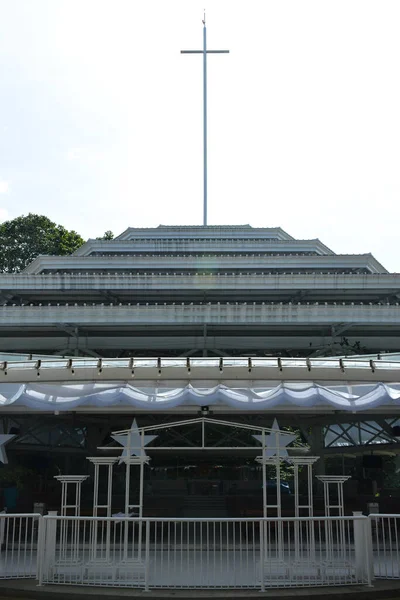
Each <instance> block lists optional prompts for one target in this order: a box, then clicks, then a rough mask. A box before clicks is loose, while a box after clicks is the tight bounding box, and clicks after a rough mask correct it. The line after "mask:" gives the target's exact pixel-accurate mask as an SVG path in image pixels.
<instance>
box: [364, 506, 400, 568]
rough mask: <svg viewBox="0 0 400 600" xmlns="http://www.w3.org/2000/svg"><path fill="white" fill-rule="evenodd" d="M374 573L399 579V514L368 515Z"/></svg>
mask: <svg viewBox="0 0 400 600" xmlns="http://www.w3.org/2000/svg"><path fill="white" fill-rule="evenodd" d="M369 519H370V526H371V540H372V555H373V565H374V575H375V577H377V578H383V579H400V515H379V514H377V515H369Z"/></svg>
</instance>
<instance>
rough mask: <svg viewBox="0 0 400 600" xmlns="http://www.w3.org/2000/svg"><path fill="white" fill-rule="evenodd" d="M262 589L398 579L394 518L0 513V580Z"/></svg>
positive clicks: (399, 549) (398, 524) (398, 535)
mask: <svg viewBox="0 0 400 600" xmlns="http://www.w3.org/2000/svg"><path fill="white" fill-rule="evenodd" d="M35 577H37V578H38V579H39V583H42V584H47V583H57V584H75V585H92V586H113V587H136V588H144V589H153V588H169V589H179V588H195V589H228V588H248V589H261V590H263V589H268V588H273V587H274V588H278V587H279V588H286V587H308V586H323V585H350V584H369V583H370V582H371V579H373V578H374V577H377V578H385V579H400V515H379V514H377V515H370V516H369V517H363V516H361V515H357V516H353V517H341V518H338V517H331V518H326V517H323V518H300V519H296V518H291V519H272V518H271V519H146V518H145V519H118V518H94V517H88V518H86V517H78V518H77V517H59V516H55V515H49V516H46V517H41V516H40V515H36V514H19V515H12V514H4V513H0V579H12V578H35Z"/></svg>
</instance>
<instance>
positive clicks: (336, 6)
mask: <svg viewBox="0 0 400 600" xmlns="http://www.w3.org/2000/svg"><path fill="white" fill-rule="evenodd" d="M204 8H205V9H206V15H207V39H208V47H209V49H229V50H230V53H229V54H220V55H209V57H208V140H209V147H208V155H209V158H208V175H209V185H208V197H209V204H208V213H209V224H211V225H218V224H228V225H229V224H245V223H249V224H250V225H252V226H254V227H277V226H279V227H282V228H283V229H284V230H286V231H287V232H288V233H290V234H291V235H292V236H294V237H296V238H300V239H310V238H319V239H321V240H322V241H323V242H324V243H325V244H326V245H327V246H329V247H330V248H332V250H334V251H335V252H338V253H350V254H353V253H355V254H358V253H365V252H372V253H373V254H374V255H375V257H376V258H377V259H378V260H379V261H380V262H382V263H383V264H384V266H385V267H386V268H388V269H389V270H391V271H396V272H400V244H399V233H398V231H399V223H400V77H399V67H400V64H399V63H400V36H399V35H398V31H399V28H400V2H398V0H384V1H382V0H373V1H371V0H361V1H359V0H334V1H331V0H294V1H292V0H247V1H246V2H243V1H242V2H238V1H236V0H202V1H201V2H199V1H198V0H190V1H189V0H168V2H166V1H165V0H0V15H1V17H0V221H4V220H6V219H12V218H14V217H17V216H19V215H22V214H27V213H29V212H34V213H38V214H44V215H47V216H48V217H50V218H51V219H52V220H54V221H55V222H57V223H59V224H62V225H64V226H65V227H67V228H68V229H75V230H76V231H78V232H79V233H80V234H81V235H82V236H83V237H84V238H85V239H86V238H93V237H97V236H100V235H102V234H103V233H104V231H106V230H109V229H110V230H112V231H113V232H114V234H119V233H121V232H122V231H123V230H124V229H126V228H127V227H154V226H157V225H159V224H164V225H167V224H174V225H200V224H201V223H202V208H203V207H202V203H203V187H202V176H203V175H202V169H203V164H202V152H203V150H202V127H203V124H202V58H201V56H200V55H182V54H180V50H181V49H201V46H202V17H203V9H204Z"/></svg>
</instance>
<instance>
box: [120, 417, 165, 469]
mask: <svg viewBox="0 0 400 600" xmlns="http://www.w3.org/2000/svg"><path fill="white" fill-rule="evenodd" d="M111 437H112V439H113V440H115V441H116V442H118V444H121V446H124V450H123V452H122V454H121V457H120V459H119V464H121V463H123V462H125V459H126V458H128V457H129V456H140V457H144V456H146V452H145V451H144V446H147V444H150V442H152V441H153V440H154V438H156V437H157V436H156V435H144V436H142V434H141V433H140V431H139V428H138V426H137V423H136V419H134V420H133V423H132V427H131V428H130V430H129V431H128V433H127V434H126V435H112V436H111ZM142 444H143V445H142Z"/></svg>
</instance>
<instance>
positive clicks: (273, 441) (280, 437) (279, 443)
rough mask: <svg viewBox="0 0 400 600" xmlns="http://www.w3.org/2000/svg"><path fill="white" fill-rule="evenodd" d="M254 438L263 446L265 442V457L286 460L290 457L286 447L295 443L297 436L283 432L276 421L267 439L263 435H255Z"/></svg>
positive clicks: (266, 436)
mask: <svg viewBox="0 0 400 600" xmlns="http://www.w3.org/2000/svg"><path fill="white" fill-rule="evenodd" d="M253 438H255V439H256V440H258V441H259V442H261V444H263V443H264V440H265V447H264V456H266V457H267V458H271V457H272V456H276V457H279V458H286V457H288V456H289V455H288V451H287V450H286V446H288V445H289V444H291V443H292V442H294V440H295V439H296V435H294V434H291V433H286V431H281V430H280V429H279V425H278V421H277V420H276V419H275V420H274V422H273V424H272V430H271V431H270V432H269V433H268V434H267V435H265V437H264V436H262V435H253ZM263 438H264V439H263ZM278 447H279V449H278Z"/></svg>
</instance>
